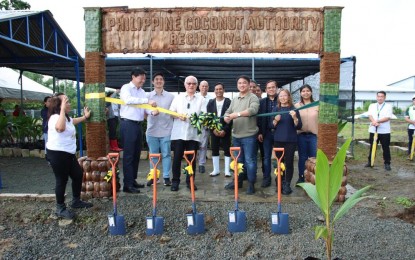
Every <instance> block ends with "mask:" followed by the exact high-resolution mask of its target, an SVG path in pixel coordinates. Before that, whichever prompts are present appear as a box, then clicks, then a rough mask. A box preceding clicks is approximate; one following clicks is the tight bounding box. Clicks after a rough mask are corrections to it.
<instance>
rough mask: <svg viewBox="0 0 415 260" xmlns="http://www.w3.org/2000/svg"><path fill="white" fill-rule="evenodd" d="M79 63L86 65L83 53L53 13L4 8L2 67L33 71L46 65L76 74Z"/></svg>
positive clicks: (1, 14) (0, 32) (0, 27)
mask: <svg viewBox="0 0 415 260" xmlns="http://www.w3.org/2000/svg"><path fill="white" fill-rule="evenodd" d="M75 62H79V64H80V66H83V59H82V57H81V55H80V54H79V53H78V51H77V50H76V48H75V47H74V46H73V44H72V43H71V41H70V40H69V38H68V37H67V36H66V35H65V33H64V32H63V31H62V29H61V28H60V26H59V25H58V23H57V22H56V21H55V19H54V18H53V15H52V13H51V12H49V11H16V10H12V11H0V66H5V67H10V68H15V69H22V70H28V71H33V72H38V70H37V69H38V68H41V67H42V66H43V67H54V66H66V68H67V69H69V70H71V74H72V75H76V74H75V67H74V64H75ZM58 64H59V65H58ZM39 72H41V71H39ZM45 74H48V73H45ZM48 75H51V74H48ZM56 76H57V77H58V78H64V76H65V75H56ZM72 79H75V76H74V77H72Z"/></svg>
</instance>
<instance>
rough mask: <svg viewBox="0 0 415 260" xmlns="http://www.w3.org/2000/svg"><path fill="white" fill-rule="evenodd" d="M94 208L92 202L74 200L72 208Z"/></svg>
mask: <svg viewBox="0 0 415 260" xmlns="http://www.w3.org/2000/svg"><path fill="white" fill-rule="evenodd" d="M92 206H93V204H92V203H90V202H85V201H82V200H80V199H74V200H73V201H72V204H71V208H73V209H86V208H91V207H92Z"/></svg>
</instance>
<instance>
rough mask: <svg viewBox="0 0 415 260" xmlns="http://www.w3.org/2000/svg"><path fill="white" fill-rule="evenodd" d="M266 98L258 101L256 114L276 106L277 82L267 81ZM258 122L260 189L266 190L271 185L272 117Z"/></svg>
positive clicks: (263, 118)
mask: <svg viewBox="0 0 415 260" xmlns="http://www.w3.org/2000/svg"><path fill="white" fill-rule="evenodd" d="M265 86H266V87H265V91H266V93H267V97H265V98H262V99H261V100H260V101H259V112H258V114H264V113H270V112H272V111H273V109H274V107H276V106H277V96H278V95H277V82H276V81H275V80H269V81H268V82H267V84H266V85H265ZM257 120H258V128H259V132H258V141H259V142H260V143H262V144H263V146H264V160H263V162H262V164H263V175H264V178H263V179H262V185H261V187H263V188H266V187H269V186H270V185H271V157H272V146H273V144H274V126H273V124H272V120H273V117H272V116H271V117H257Z"/></svg>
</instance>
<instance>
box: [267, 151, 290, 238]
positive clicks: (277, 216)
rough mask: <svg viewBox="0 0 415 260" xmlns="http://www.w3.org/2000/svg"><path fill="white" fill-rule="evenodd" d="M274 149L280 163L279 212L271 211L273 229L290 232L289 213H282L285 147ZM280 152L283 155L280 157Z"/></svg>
mask: <svg viewBox="0 0 415 260" xmlns="http://www.w3.org/2000/svg"><path fill="white" fill-rule="evenodd" d="M273 150H274V155H275V159H276V160H277V165H278V173H277V175H278V213H271V230H272V233H274V234H288V233H289V232H290V231H289V230H290V223H289V219H288V213H281V160H282V158H283V157H284V148H274V149H273ZM278 154H281V156H280V157H278Z"/></svg>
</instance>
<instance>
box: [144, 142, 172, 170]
mask: <svg viewBox="0 0 415 260" xmlns="http://www.w3.org/2000/svg"><path fill="white" fill-rule="evenodd" d="M146 138H147V144H148V149H149V151H150V153H160V152H161V159H162V161H161V162H162V164H163V178H170V168H171V154H170V151H171V147H170V143H171V142H170V136H165V137H153V136H149V135H146ZM149 162H150V169H153V164H152V163H151V161H149ZM153 162H154V163H156V162H157V160H155V159H154V160H153Z"/></svg>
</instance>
